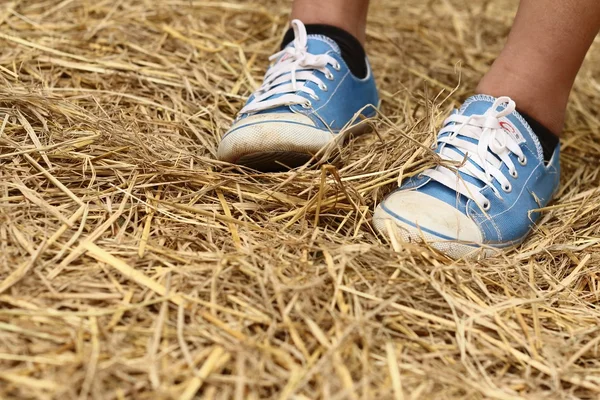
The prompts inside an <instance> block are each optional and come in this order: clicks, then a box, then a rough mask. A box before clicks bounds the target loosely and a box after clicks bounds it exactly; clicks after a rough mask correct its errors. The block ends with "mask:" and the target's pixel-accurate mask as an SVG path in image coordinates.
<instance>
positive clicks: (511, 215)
mask: <svg viewBox="0 0 600 400" xmlns="http://www.w3.org/2000/svg"><path fill="white" fill-rule="evenodd" d="M494 101H495V99H494V98H493V97H490V96H484V95H477V96H473V97H471V98H470V99H468V100H467V101H466V102H465V103H464V105H463V106H462V107H461V108H460V110H457V111H456V112H458V113H460V114H462V115H465V116H470V115H474V114H478V115H482V114H484V113H485V112H486V111H487V110H489V109H490V107H491V106H492V104H493V103H494ZM506 118H507V119H508V120H509V121H510V123H511V124H512V125H513V126H514V127H515V128H516V130H517V132H513V134H514V135H516V136H517V137H518V139H519V141H520V142H521V143H520V147H521V149H522V150H523V153H524V154H525V157H526V159H527V164H526V165H521V164H520V163H519V162H518V160H517V156H515V155H514V154H512V155H511V158H513V157H514V164H515V166H516V170H517V172H518V177H517V178H513V177H511V176H510V175H509V172H508V167H507V166H506V165H503V166H502V168H501V171H502V172H503V174H504V175H505V176H507V177H508V179H509V180H510V181H511V184H512V187H513V189H512V191H511V192H510V193H505V192H503V191H502V190H501V187H500V184H499V183H498V182H497V181H494V182H493V184H494V186H495V187H496V189H498V192H499V193H500V194H501V197H498V196H496V194H495V193H494V191H493V190H492V189H491V188H490V187H485V186H484V185H483V184H482V183H481V182H478V181H477V180H476V179H474V178H473V177H472V176H470V175H467V174H464V173H462V172H459V173H460V174H461V177H462V178H463V179H464V180H465V181H469V182H471V183H473V184H476V185H478V187H480V188H481V190H480V192H481V193H482V194H483V195H485V196H486V198H487V199H489V201H490V205H491V206H490V209H489V210H488V211H484V210H482V209H481V207H480V206H479V205H477V204H476V203H475V202H474V201H473V200H471V199H468V198H466V197H465V196H463V195H460V194H457V192H456V191H454V190H452V189H450V188H448V187H446V186H444V185H442V184H440V183H438V182H436V181H435V180H432V179H431V178H429V177H427V176H416V177H414V178H411V179H409V180H407V181H406V182H405V183H404V184H403V185H402V186H401V187H400V188H399V189H398V190H399V191H409V190H415V191H418V192H422V193H425V194H427V195H429V196H432V197H435V198H437V199H439V200H442V201H444V202H445V203H447V204H450V205H451V206H453V207H455V208H456V209H458V210H459V211H460V212H461V213H463V214H465V215H467V216H469V217H470V218H471V219H472V220H473V221H474V222H475V223H476V224H477V225H478V226H479V228H480V229H481V232H482V236H483V243H484V244H487V245H490V246H496V247H502V246H509V245H513V244H516V243H519V242H521V241H522V240H523V239H524V238H525V236H526V235H527V234H528V233H529V231H530V230H531V229H532V227H533V225H534V224H535V222H536V221H537V220H538V219H539V217H540V213H539V212H536V211H535V210H537V209H539V208H542V207H544V206H546V205H547V204H548V203H549V202H550V200H551V199H552V197H553V195H554V193H555V192H556V190H557V188H558V185H559V180H560V164H559V154H560V146H557V148H556V149H555V151H554V155H553V157H552V158H551V160H550V161H549V162H548V163H547V165H546V163H545V162H544V158H543V153H542V149H541V146H540V144H539V141H538V139H537V137H536V135H535V134H534V133H533V131H532V130H531V128H530V127H529V125H528V124H527V122H526V121H525V119H524V118H523V117H522V116H521V115H520V114H519V113H518V112H517V111H514V112H512V113H511V114H509V115H508V116H507V117H506ZM443 146H449V144H443V145H441V146H439V147H438V148H437V149H436V152H438V153H439V152H441V150H442V149H443V148H444V147H443ZM461 154H462V152H461ZM467 162H470V161H467ZM382 206H383V207H384V208H385V201H384V203H383V204H382ZM388 211H389V210H388ZM431 212H433V213H435V210H431ZM403 222H405V223H406V222H408V223H410V221H403ZM420 229H423V230H427V227H420ZM430 233H433V234H436V232H430ZM445 239H452V238H445Z"/></svg>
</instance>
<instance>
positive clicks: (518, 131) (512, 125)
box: [458, 94, 543, 159]
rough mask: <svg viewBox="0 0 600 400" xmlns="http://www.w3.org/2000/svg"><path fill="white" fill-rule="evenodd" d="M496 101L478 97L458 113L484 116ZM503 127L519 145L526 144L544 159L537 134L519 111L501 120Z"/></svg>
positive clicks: (463, 106)
mask: <svg viewBox="0 0 600 400" xmlns="http://www.w3.org/2000/svg"><path fill="white" fill-rule="evenodd" d="M495 101H496V98H495V97H492V96H487V95H482V94H479V95H476V96H472V97H470V98H468V99H467V100H466V101H465V102H464V104H463V105H462V107H461V108H460V110H458V113H459V114H461V115H465V116H467V117H468V116H471V115H483V114H485V113H486V112H487V111H488V110H489V109H490V108H492V106H493V105H494V103H495ZM500 121H501V124H502V126H503V127H504V128H505V130H506V131H507V133H508V134H509V135H511V136H512V137H513V138H514V139H515V140H516V142H517V143H519V144H521V143H525V144H526V145H527V146H529V147H530V148H531V149H532V150H533V151H534V152H537V154H538V158H539V159H543V152H542V147H541V144H540V141H539V139H538V138H537V136H536V134H535V133H534V132H533V131H532V130H531V127H530V126H529V124H528V123H527V122H526V121H525V119H524V118H523V117H522V116H521V114H519V113H518V112H517V111H513V112H512V113H510V114H508V115H507V116H506V117H503V118H502V119H501V120H500Z"/></svg>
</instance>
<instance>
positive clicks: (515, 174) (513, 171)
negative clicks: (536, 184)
mask: <svg viewBox="0 0 600 400" xmlns="http://www.w3.org/2000/svg"><path fill="white" fill-rule="evenodd" d="M509 173H510V176H512V177H513V178H515V179H517V178H518V177H519V173H518V172H517V170H516V169H515V170H512V171H510V172H509Z"/></svg>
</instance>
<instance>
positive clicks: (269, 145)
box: [218, 20, 379, 171]
mask: <svg viewBox="0 0 600 400" xmlns="http://www.w3.org/2000/svg"><path fill="white" fill-rule="evenodd" d="M292 27H293V29H294V33H295V39H294V41H293V42H292V43H290V44H289V45H288V46H287V47H286V48H285V49H283V50H282V51H280V52H279V53H277V54H275V55H273V56H271V58H270V60H272V61H273V60H275V61H274V64H273V65H272V66H271V67H270V68H269V70H268V71H267V73H266V75H265V79H264V82H263V84H262V86H261V87H260V88H259V89H258V90H257V91H256V92H255V93H254V94H253V95H252V96H250V98H249V99H248V102H247V103H246V105H245V106H244V108H242V109H241V110H240V112H239V114H238V117H237V119H236V120H235V121H234V123H233V126H232V127H231V129H229V131H228V132H227V133H226V134H225V135H224V136H223V138H222V140H221V143H220V145H219V150H218V158H219V159H220V160H222V161H227V162H231V163H236V164H241V165H245V166H248V167H251V168H253V169H256V170H260V171H274V170H281V169H285V167H288V168H294V167H298V166H300V165H303V164H305V163H306V162H307V161H309V160H310V159H311V158H312V157H313V155H315V154H316V153H318V152H319V151H320V150H321V149H323V148H324V147H325V146H327V145H328V144H329V143H331V142H332V141H333V140H334V139H336V138H337V137H339V136H340V135H339V134H340V133H341V132H344V133H346V132H351V131H353V130H354V131H358V130H360V129H361V128H364V127H365V124H364V123H362V124H360V121H361V118H360V115H361V114H362V115H363V116H364V117H367V118H368V117H372V116H374V115H375V113H376V107H377V106H378V102H379V98H378V94H377V88H376V86H375V80H374V79H373V74H372V73H371V68H370V66H368V64H367V68H368V74H367V77H366V78H364V79H359V78H356V77H355V76H354V75H352V73H351V72H350V69H349V68H348V66H347V65H346V63H345V62H344V60H343V59H342V56H341V51H340V48H339V47H338V45H337V43H335V42H334V41H333V40H332V39H329V38H328V37H326V36H322V35H307V33H306V28H305V27H304V25H303V24H302V22H300V21H298V20H294V21H292ZM347 128H348V129H347ZM353 128H354V129H353Z"/></svg>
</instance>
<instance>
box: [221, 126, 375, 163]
mask: <svg viewBox="0 0 600 400" xmlns="http://www.w3.org/2000/svg"><path fill="white" fill-rule="evenodd" d="M256 117H261V118H253V117H248V118H247V119H245V120H243V121H242V122H243V124H242V123H240V126H237V127H236V126H234V127H232V129H231V130H230V131H229V132H228V133H227V134H226V135H225V136H224V137H223V139H222V141H221V143H220V144H219V150H218V158H219V159H220V160H222V161H227V162H230V163H233V164H239V165H244V166H247V167H249V168H252V169H255V170H258V171H262V172H274V171H282V170H288V169H292V168H297V167H300V166H302V165H304V164H306V163H307V162H309V161H310V160H311V159H313V157H314V156H315V155H323V156H325V157H327V155H328V151H327V150H328V146H334V147H335V145H338V144H341V143H343V142H344V141H345V140H346V139H347V138H348V137H349V136H350V135H359V134H362V133H365V132H366V131H367V130H368V129H369V125H368V124H365V123H361V124H357V125H355V126H353V127H351V128H349V129H346V130H344V131H343V132H341V133H339V134H334V133H332V132H329V131H325V130H322V129H318V128H316V127H314V126H311V125H310V124H312V121H311V120H310V119H309V118H308V117H306V116H305V115H300V114H291V115H287V114H281V116H279V117H278V114H274V115H272V116H269V119H267V118H265V117H267V116H266V115H259V116H256ZM274 118H275V119H274ZM248 120H249V121H248Z"/></svg>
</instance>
